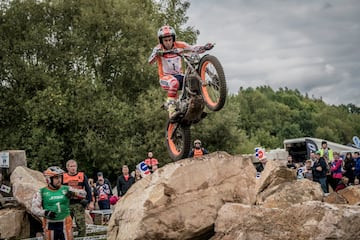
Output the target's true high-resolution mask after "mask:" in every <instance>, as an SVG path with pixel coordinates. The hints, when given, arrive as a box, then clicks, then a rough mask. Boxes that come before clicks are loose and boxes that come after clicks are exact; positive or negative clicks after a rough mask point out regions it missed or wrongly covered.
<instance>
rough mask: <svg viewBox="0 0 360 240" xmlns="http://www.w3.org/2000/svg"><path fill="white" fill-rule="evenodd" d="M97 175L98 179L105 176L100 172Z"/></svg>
mask: <svg viewBox="0 0 360 240" xmlns="http://www.w3.org/2000/svg"><path fill="white" fill-rule="evenodd" d="M96 175H97V176H98V177H103V176H104V175H103V173H102V172H98V173H97V174H96Z"/></svg>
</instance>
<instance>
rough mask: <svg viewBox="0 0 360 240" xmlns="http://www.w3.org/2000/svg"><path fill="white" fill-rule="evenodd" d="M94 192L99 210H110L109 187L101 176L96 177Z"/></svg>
mask: <svg viewBox="0 0 360 240" xmlns="http://www.w3.org/2000/svg"><path fill="white" fill-rule="evenodd" d="M96 192H97V196H98V204H99V209H100V210H103V209H110V200H109V199H110V186H109V185H108V184H107V183H105V179H104V177H102V176H98V180H97V182H96Z"/></svg>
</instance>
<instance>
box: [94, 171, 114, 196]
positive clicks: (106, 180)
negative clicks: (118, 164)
mask: <svg viewBox="0 0 360 240" xmlns="http://www.w3.org/2000/svg"><path fill="white" fill-rule="evenodd" d="M96 176H97V181H96V184H95V185H96V186H98V185H99V178H102V179H104V183H105V184H107V185H108V186H109V187H110V193H109V196H110V197H111V196H112V195H113V192H112V188H111V183H110V181H109V179H107V178H106V177H104V174H103V173H102V172H98V173H97V174H96Z"/></svg>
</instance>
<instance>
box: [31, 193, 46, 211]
mask: <svg viewBox="0 0 360 240" xmlns="http://www.w3.org/2000/svg"><path fill="white" fill-rule="evenodd" d="M31 212H32V213H34V215H36V216H39V217H43V216H44V215H45V210H44V209H43V207H42V196H41V192H40V190H39V191H37V192H36V193H35V194H34V196H33V199H32V204H31Z"/></svg>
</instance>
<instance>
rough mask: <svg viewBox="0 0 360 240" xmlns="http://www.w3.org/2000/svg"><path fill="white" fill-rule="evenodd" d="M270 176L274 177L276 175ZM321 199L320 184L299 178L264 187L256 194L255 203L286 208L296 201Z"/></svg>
mask: <svg viewBox="0 0 360 240" xmlns="http://www.w3.org/2000/svg"><path fill="white" fill-rule="evenodd" d="M272 178H273V179H276V175H275V176H273V177H272ZM279 182H280V181H279ZM322 199H323V191H322V190H321V187H320V184H318V183H316V182H313V181H310V180H308V179H301V180H295V181H290V182H283V183H280V184H278V185H273V186H272V187H269V188H266V189H265V190H264V191H263V192H260V193H259V194H258V195H257V201H256V204H259V205H263V207H269V208H286V207H290V206H291V205H293V204H296V203H302V202H305V201H313V200H316V201H322Z"/></svg>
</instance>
